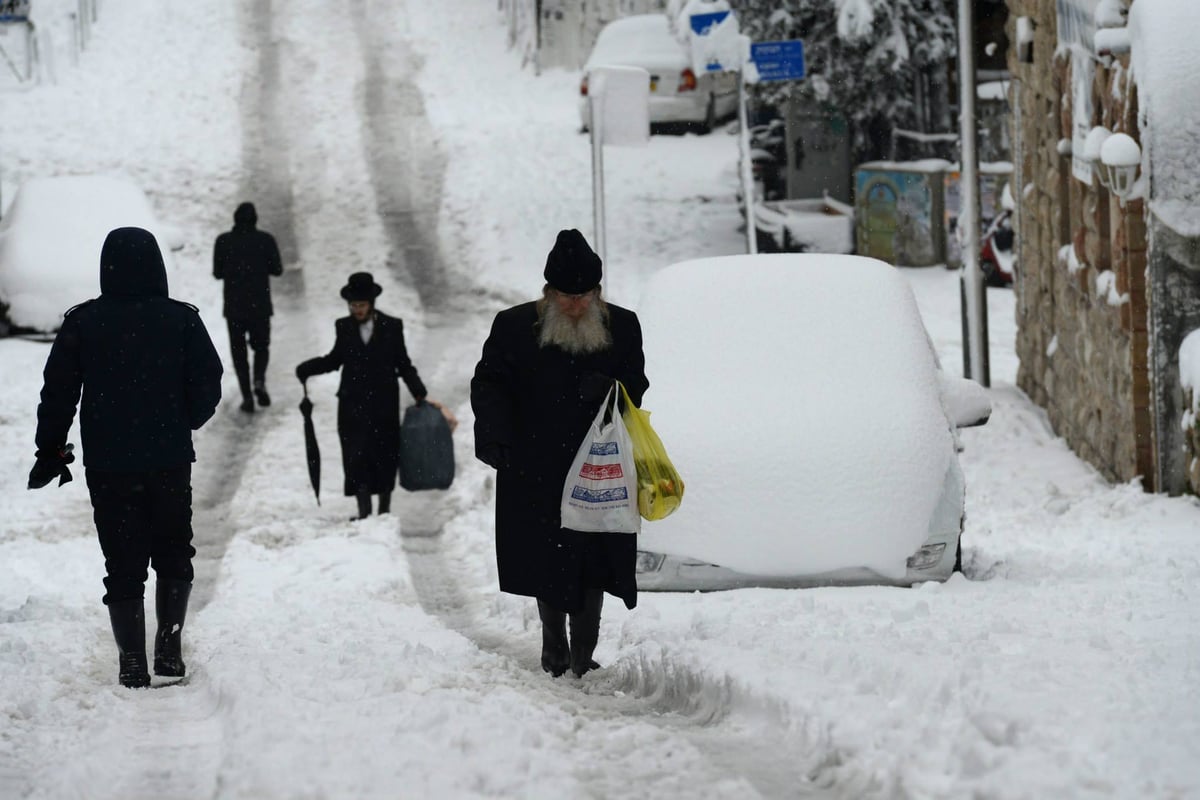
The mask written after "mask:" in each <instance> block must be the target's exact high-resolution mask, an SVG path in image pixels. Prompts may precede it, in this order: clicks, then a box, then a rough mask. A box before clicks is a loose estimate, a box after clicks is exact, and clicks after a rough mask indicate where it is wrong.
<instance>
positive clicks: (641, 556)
mask: <svg viewBox="0 0 1200 800" xmlns="http://www.w3.org/2000/svg"><path fill="white" fill-rule="evenodd" d="M666 560H667V557H666V556H664V555H663V554H662V553H650V552H647V551H645V550H638V551H637V561H636V562H635V563H636V565H637V566H636V568H635V569H636V571H637V572H658V570H659V569H661V568H662V565H663V562H664V561H666Z"/></svg>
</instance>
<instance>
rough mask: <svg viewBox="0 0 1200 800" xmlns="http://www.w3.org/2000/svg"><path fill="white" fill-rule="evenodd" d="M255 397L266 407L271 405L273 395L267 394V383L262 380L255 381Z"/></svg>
mask: <svg viewBox="0 0 1200 800" xmlns="http://www.w3.org/2000/svg"><path fill="white" fill-rule="evenodd" d="M254 399H255V400H257V401H258V404H259V405H260V406H262V407H264V408H266V407H267V406H269V405H271V395H269V394H267V385H266V384H265V383H263V382H262V381H255V382H254Z"/></svg>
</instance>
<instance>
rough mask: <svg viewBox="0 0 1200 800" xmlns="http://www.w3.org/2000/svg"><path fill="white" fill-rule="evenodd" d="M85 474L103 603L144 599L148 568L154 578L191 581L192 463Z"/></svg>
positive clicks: (192, 548) (93, 470)
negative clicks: (100, 567) (101, 567)
mask: <svg viewBox="0 0 1200 800" xmlns="http://www.w3.org/2000/svg"><path fill="white" fill-rule="evenodd" d="M85 474H86V476H87V485H88V492H90V493H91V496H92V511H93V516H94V519H95V520H96V533H97V534H99V537H100V550H101V552H103V553H104V569H105V571H106V572H107V573H108V575H107V577H105V579H104V588H105V589H106V590H107V592H106V594H105V595H104V602H105V604H109V603H115V602H118V601H120V600H133V599H141V598H142V597H144V594H145V585H146V577H147V574H148V573H147V570H146V568H147V566H153V567H154V571H155V573H156V574H157V575H158V577H159V578H174V579H176V580H180V581H186V582H188V583H191V581H192V578H193V571H192V556H194V555H196V549H195V548H194V547H192V465H191V464H186V465H184V466H182V467H174V468H172V469H165V470H155V471H152V472H107V471H103V470H96V469H88V470H86V471H85Z"/></svg>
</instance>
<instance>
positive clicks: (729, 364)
mask: <svg viewBox="0 0 1200 800" xmlns="http://www.w3.org/2000/svg"><path fill="white" fill-rule="evenodd" d="M638 316H639V317H640V319H641V322H642V328H643V333H644V339H645V343H646V356H647V365H646V374H647V375H648V376H649V377H650V387H651V388H650V391H649V392H648V393H647V396H646V407H647V408H648V409H650V410H651V411H652V412H653V415H652V419H651V422H652V424H653V425H654V427H655V430H656V431H657V432H658V433H659V435H660V437H661V438H662V440H663V442H664V444H665V446H666V448H667V451H668V453H669V455H670V457H671V460H672V462H673V463H674V464H675V466H676V467H677V468H678V470H679V473H680V475H681V476H682V477H683V480H684V481H685V485H686V491H685V495H684V498H683V503H682V505H681V507H680V508H679V510H678V511H676V512H675V513H674V514H673V515H671V516H669V517H667V518H666V519H663V520H660V521H656V522H645V523H644V524H643V526H642V533H641V534H640V536H639V540H638V548H639V554H638V577H637V579H638V587H639V588H640V589H643V590H649V591H654V590H663V591H692V590H713V589H730V588H738V587H744V586H777V587H806V586H819V585H854V584H891V585H912V584H914V583H918V582H922V581H931V580H933V581H940V580H945V579H946V578H948V577H949V576H950V575H951V573H952V572H953V571H954V569H955V568H956V566H957V565H958V563H959V559H960V558H961V550H960V543H959V539H960V535H961V533H962V530H963V522H964V499H965V481H964V478H963V471H962V469H961V467H960V466H959V462H958V450H959V440H958V433H957V429H958V428H962V427H968V426H972V425H981V424H983V423H985V422H986V421H987V419H988V417H989V416H990V414H991V401H990V399H989V397H988V395H987V392H986V391H985V390H984V389H983V388H982V387H981V386H979V384H977V383H975V382H974V381H970V380H966V379H964V378H960V377H956V376H952V375H948V374H946V373H945V372H943V371H942V369H941V367H940V365H939V363H938V360H937V356H936V353H935V352H934V350H933V346H932V344H931V342H930V339H929V336H928V334H927V333H926V331H925V326H924V324H923V322H922V320H921V315H920V312H919V310H918V308H917V303H916V300H915V298H914V297H913V293H912V289H911V287H910V286H909V283H908V279H907V278H906V277H905V276H904V274H903V273H902V271H901V270H899V269H897V268H895V267H892V266H890V265H888V264H886V263H884V262H882V261H878V260H876V259H872V258H865V257H861V256H852V255H817V254H771V255H756V256H726V257H720V258H705V259H699V260H694V261H685V262H681V263H677V264H673V265H671V266H668V267H666V268H665V269H663V270H661V271H659V272H658V273H656V274H655V275H654V276H653V277H652V278H651V279H650V280H649V281H648V282H647V285H646V288H645V292H644V294H643V296H642V300H641V302H640V303H639V306H638Z"/></svg>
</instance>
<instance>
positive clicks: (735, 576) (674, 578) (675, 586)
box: [637, 536, 958, 592]
mask: <svg viewBox="0 0 1200 800" xmlns="http://www.w3.org/2000/svg"><path fill="white" fill-rule="evenodd" d="M957 548H958V537H957V536H952V537H950V539H949V540H948V541H936V540H934V539H930V540H929V541H927V542H926V543H925V544H924V545H922V548H921V550H919V551H917V553H914V554H913V557H911V558H910V559H909V567H908V569H907V571H906V572H905V574H904V576H903V577H901V578H889V577H887V576H884V575H880V574H879V573H878V572H875V571H874V570H870V569H867V568H865V567H853V568H849V569H839V570H834V571H832V572H822V573H818V574H814V575H790V576H778V575H749V574H746V573H743V572H738V571H736V570H732V569H729V568H728V567H722V566H719V565H717V564H708V563H705V562H703V561H698V560H696V559H693V558H681V557H678V556H669V555H663V554H661V553H650V552H647V551H644V550H639V551H638V561H637V587H638V590H639V591H643V592H718V591H725V590H728V589H748V588H751V587H758V588H765V589H810V588H814V587H818V586H912V585H914V584H917V583H925V582H926V581H939V582H940V581H945V580H947V579H949V577H950V576H951V575H952V574H953V572H954V562H955V557H956V554H957ZM919 556H924V558H922V559H919V558H918V557H919Z"/></svg>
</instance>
